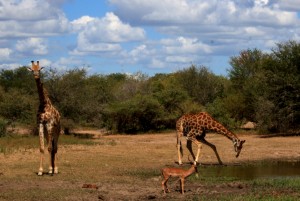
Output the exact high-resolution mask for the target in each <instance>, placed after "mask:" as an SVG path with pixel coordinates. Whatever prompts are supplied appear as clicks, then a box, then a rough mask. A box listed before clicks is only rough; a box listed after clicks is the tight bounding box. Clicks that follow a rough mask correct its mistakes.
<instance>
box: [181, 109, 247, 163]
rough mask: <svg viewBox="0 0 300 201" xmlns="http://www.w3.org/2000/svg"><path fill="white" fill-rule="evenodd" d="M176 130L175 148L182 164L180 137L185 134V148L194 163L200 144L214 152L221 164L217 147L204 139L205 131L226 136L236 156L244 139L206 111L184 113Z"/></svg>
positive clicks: (198, 153) (196, 159)
mask: <svg viewBox="0 0 300 201" xmlns="http://www.w3.org/2000/svg"><path fill="white" fill-rule="evenodd" d="M176 130H177V150H178V163H179V164H182V160H181V157H182V155H183V151H182V146H181V141H180V138H181V137H182V136H185V137H186V139H187V148H188V150H189V151H190V153H191V155H192V157H193V159H194V164H197V163H198V159H199V156H200V151H201V148H202V144H201V143H203V144H205V145H208V146H209V147H210V148H212V149H213V151H214V152H215V154H216V156H217V159H218V161H219V164H223V162H222V161H221V159H220V156H219V154H218V151H217V148H216V146H215V145H213V144H212V143H209V142H208V141H206V140H205V135H206V132H208V131H214V132H217V133H219V134H222V135H224V136H226V137H227V138H228V139H229V140H231V141H232V143H233V147H234V150H235V152H236V157H238V156H239V154H240V152H241V150H242V148H243V144H244V143H245V140H240V139H239V138H238V137H237V136H236V135H235V134H234V133H232V132H230V131H229V130H227V129H226V128H225V127H224V126H223V125H222V124H220V123H219V122H217V121H216V120H214V119H213V118H212V117H211V116H210V115H209V114H208V113H206V112H200V113H198V114H185V115H183V116H182V117H180V118H179V119H178V121H177V122H176ZM192 143H195V144H196V145H197V147H198V151H197V155H196V156H195V155H194V153H193V149H192Z"/></svg>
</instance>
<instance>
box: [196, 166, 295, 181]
mask: <svg viewBox="0 0 300 201" xmlns="http://www.w3.org/2000/svg"><path fill="white" fill-rule="evenodd" d="M199 172H202V173H200V174H203V175H205V176H206V177H232V178H236V179H243V180H251V179H256V178H263V177H267V178H270V177H271V178H272V177H287V176H300V161H293V162H292V161H278V162H258V163H256V164H251V165H228V166H207V165H203V166H200V168H199Z"/></svg>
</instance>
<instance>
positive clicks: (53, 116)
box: [28, 61, 60, 176]
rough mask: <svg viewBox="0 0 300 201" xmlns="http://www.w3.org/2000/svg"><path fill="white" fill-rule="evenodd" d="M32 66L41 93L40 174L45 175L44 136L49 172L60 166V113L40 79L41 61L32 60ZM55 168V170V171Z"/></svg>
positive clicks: (39, 114) (39, 119)
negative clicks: (58, 156)
mask: <svg viewBox="0 0 300 201" xmlns="http://www.w3.org/2000/svg"><path fill="white" fill-rule="evenodd" d="M31 64H32V67H31V68H28V69H29V70H30V71H31V72H33V75H34V79H35V82H36V86H37V91H38V94H39V99H40V105H39V109H38V113H37V124H38V130H39V138H40V153H41V156H40V168H39V172H38V175H39V176H41V175H43V161H44V149H45V145H44V138H46V141H47V144H48V152H49V155H50V165H49V174H53V173H55V174H57V173H58V167H57V166H56V164H55V162H56V158H57V156H56V153H57V143H58V137H59V134H60V114H59V112H58V111H57V110H56V109H55V107H54V106H53V105H52V104H51V101H50V99H49V96H48V92H47V90H46V89H45V88H44V86H43V83H42V82H41V79H40V71H41V70H42V68H40V66H39V61H37V64H34V61H31ZM53 170H54V171H53Z"/></svg>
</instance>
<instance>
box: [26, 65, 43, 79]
mask: <svg viewBox="0 0 300 201" xmlns="http://www.w3.org/2000/svg"><path fill="white" fill-rule="evenodd" d="M42 69H43V67H42V68H40V62H39V61H37V62H36V64H35V63H34V61H31V68H30V67H28V70H30V71H31V72H32V73H33V75H34V78H36V79H37V78H39V77H40V71H41V70H42Z"/></svg>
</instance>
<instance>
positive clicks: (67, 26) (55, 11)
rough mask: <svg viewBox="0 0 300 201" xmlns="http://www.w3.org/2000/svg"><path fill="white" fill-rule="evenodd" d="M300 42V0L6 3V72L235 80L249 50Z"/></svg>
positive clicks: (0, 12)
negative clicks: (237, 59)
mask: <svg viewBox="0 0 300 201" xmlns="http://www.w3.org/2000/svg"><path fill="white" fill-rule="evenodd" d="M288 40H295V41H298V42H299V41H300V0H0V69H15V68H18V67H20V66H24V65H26V66H27V65H28V66H29V65H30V61H31V60H35V61H36V60H39V61H40V65H41V66H43V67H49V68H50V67H51V68H56V69H58V70H61V71H66V70H70V69H73V68H86V69H87V71H88V72H89V73H91V74H110V73H131V74H134V73H137V72H141V73H144V74H148V75H150V76H151V75H155V74H156V73H171V72H175V71H178V70H182V69H184V68H187V67H190V66H191V65H196V66H206V67H207V68H208V69H210V70H211V71H212V72H213V73H215V74H217V75H225V76H226V75H227V72H228V69H230V64H229V61H230V58H231V57H232V56H237V55H239V53H240V52H241V51H242V50H247V49H254V48H257V49H260V50H262V51H266V52H270V51H271V50H272V48H275V47H276V44H277V43H281V42H286V41H288Z"/></svg>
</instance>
